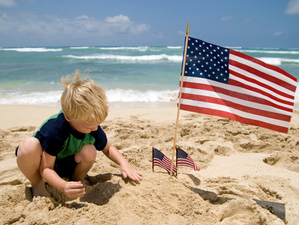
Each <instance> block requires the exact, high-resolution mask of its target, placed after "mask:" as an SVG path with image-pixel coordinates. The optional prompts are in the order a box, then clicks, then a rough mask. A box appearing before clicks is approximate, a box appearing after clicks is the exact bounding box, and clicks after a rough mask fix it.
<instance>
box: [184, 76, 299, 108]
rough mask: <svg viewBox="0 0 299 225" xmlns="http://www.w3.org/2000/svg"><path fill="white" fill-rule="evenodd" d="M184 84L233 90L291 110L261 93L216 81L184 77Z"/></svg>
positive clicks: (289, 106)
mask: <svg viewBox="0 0 299 225" xmlns="http://www.w3.org/2000/svg"><path fill="white" fill-rule="evenodd" d="M234 78H235V77H234ZM232 79H233V78H232ZM184 82H192V83H199V84H206V85H211V86H215V87H220V88H223V89H225V90H228V91H231V90H233V91H234V92H239V93H241V94H247V95H251V96H254V97H258V98H261V99H265V100H268V101H270V102H272V103H274V104H277V105H279V106H282V107H286V108H289V109H293V106H292V105H287V104H284V103H281V102H278V101H276V100H274V99H272V98H270V97H268V96H264V95H262V94H261V93H258V92H254V91H251V90H248V89H244V88H241V87H236V86H232V85H230V84H223V83H221V82H217V81H213V80H208V79H206V78H200V77H190V76H185V77H184ZM279 98H280V99H282V98H281V97H279ZM283 100H285V101H288V102H290V103H291V104H294V100H290V99H288V98H283Z"/></svg>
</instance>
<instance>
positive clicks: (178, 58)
mask: <svg viewBox="0 0 299 225" xmlns="http://www.w3.org/2000/svg"><path fill="white" fill-rule="evenodd" d="M62 57H65V58H73V59H85V60H93V59H99V60H105V59H114V60H120V61H160V60H168V61H173V62H181V61H182V56H177V55H166V54H161V55H142V56H128V55H105V54H102V55H85V56H76V55H64V56H62Z"/></svg>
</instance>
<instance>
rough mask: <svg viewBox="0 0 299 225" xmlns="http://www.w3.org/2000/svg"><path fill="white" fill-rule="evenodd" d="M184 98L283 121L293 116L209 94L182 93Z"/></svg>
mask: <svg viewBox="0 0 299 225" xmlns="http://www.w3.org/2000/svg"><path fill="white" fill-rule="evenodd" d="M182 99H190V100H194V101H198V102H209V103H214V104H218V105H225V106H227V107H230V108H233V109H238V110H240V111H243V112H246V113H251V114H255V115H260V116H264V117H268V118H272V119H278V120H283V121H287V122H288V121H290V119H291V116H288V115H283V114H279V113H275V112H269V111H265V110H261V109H256V108H252V107H249V106H245V105H240V104H237V103H234V102H231V101H227V100H224V99H219V98H214V97H208V96H200V95H194V94H187V93H183V94H182Z"/></svg>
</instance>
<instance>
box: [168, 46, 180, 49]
mask: <svg viewBox="0 0 299 225" xmlns="http://www.w3.org/2000/svg"><path fill="white" fill-rule="evenodd" d="M167 48H170V49H182V48H183V46H167Z"/></svg>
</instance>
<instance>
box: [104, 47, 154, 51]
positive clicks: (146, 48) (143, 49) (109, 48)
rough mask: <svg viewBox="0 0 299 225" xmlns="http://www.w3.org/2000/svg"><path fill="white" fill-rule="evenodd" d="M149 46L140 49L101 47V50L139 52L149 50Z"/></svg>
mask: <svg viewBox="0 0 299 225" xmlns="http://www.w3.org/2000/svg"><path fill="white" fill-rule="evenodd" d="M148 48H149V47H148V46H140V47H99V49H101V50H138V51H146V50H148Z"/></svg>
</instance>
